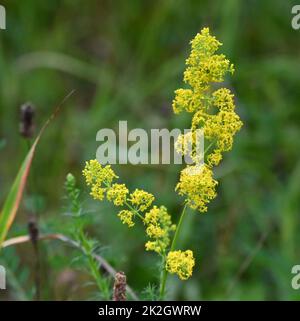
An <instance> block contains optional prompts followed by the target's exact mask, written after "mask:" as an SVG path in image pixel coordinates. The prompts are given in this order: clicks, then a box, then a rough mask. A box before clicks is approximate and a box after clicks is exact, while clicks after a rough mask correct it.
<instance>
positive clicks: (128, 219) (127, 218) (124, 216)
mask: <svg viewBox="0 0 300 321" xmlns="http://www.w3.org/2000/svg"><path fill="white" fill-rule="evenodd" d="M118 217H119V218H120V220H121V222H122V223H123V224H126V225H128V227H132V226H134V222H133V217H134V214H133V213H132V212H131V211H128V210H122V211H120V212H119V213H118Z"/></svg>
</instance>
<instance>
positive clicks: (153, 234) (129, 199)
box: [83, 160, 175, 255]
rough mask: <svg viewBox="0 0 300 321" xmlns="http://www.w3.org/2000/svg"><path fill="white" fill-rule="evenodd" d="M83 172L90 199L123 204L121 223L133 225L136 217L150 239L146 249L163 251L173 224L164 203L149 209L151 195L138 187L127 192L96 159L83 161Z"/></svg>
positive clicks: (160, 252)
mask: <svg viewBox="0 0 300 321" xmlns="http://www.w3.org/2000/svg"><path fill="white" fill-rule="evenodd" d="M83 175H84V176H85V179H86V182H87V185H89V186H91V195H92V196H93V198H94V199H96V200H100V201H102V200H103V199H104V198H105V197H106V199H107V200H108V201H110V202H113V204H114V205H115V206H125V207H126V209H122V210H120V212H119V213H118V217H119V218H120V220H121V222H122V223H123V224H126V225H128V227H133V226H134V224H135V223H134V218H135V217H136V216H138V217H139V218H140V219H142V221H143V223H144V225H145V228H146V234H147V236H148V237H149V239H150V240H149V241H148V242H147V243H146V245H145V247H146V250H147V251H155V252H157V253H159V254H162V255H164V254H165V251H166V249H167V247H168V246H169V244H170V234H171V232H173V231H174V230H175V225H173V224H172V221H171V216H170V215H169V214H168V212H167V209H166V208H165V207H164V206H161V207H157V206H153V207H152V208H151V209H150V207H151V205H152V203H153V201H154V196H153V195H152V194H150V193H148V192H146V191H144V190H141V189H135V190H134V191H133V192H132V193H129V190H128V188H127V187H126V185H125V184H119V183H114V182H113V181H114V179H116V178H118V176H117V175H116V174H115V173H114V171H113V170H112V169H111V167H110V166H105V167H103V166H102V165H101V164H100V163H99V162H98V161H97V160H91V161H89V162H86V166H85V168H84V170H83ZM147 210H149V211H148V212H147V213H146V214H145V215H144V216H143V215H142V213H143V212H145V211H147Z"/></svg>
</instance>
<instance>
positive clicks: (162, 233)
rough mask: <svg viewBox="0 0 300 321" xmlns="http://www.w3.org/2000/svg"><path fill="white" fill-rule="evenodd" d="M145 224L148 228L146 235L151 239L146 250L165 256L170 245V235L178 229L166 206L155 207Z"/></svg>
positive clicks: (146, 216) (147, 214)
mask: <svg viewBox="0 0 300 321" xmlns="http://www.w3.org/2000/svg"><path fill="white" fill-rule="evenodd" d="M144 223H145V224H146V226H147V228H146V233H147V235H148V236H149V238H150V239H151V240H150V241H148V242H147V243H146V250H147V251H154V252H157V253H159V254H164V253H165V250H166V248H167V247H168V246H169V244H170V233H171V232H172V231H174V230H175V229H176V226H175V225H174V224H172V221H171V216H170V215H169V214H168V212H167V209H166V208H165V207H164V206H161V207H157V206H153V208H152V209H151V210H150V211H149V212H148V213H146V215H145V219H144Z"/></svg>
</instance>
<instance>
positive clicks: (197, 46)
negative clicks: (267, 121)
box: [173, 28, 242, 212]
mask: <svg viewBox="0 0 300 321" xmlns="http://www.w3.org/2000/svg"><path fill="white" fill-rule="evenodd" d="M221 45H222V44H221V43H220V42H219V41H218V40H217V39H216V38H215V37H213V36H211V35H210V33H209V29H208V28H204V29H202V30H201V32H200V33H198V34H197V35H196V37H195V38H194V39H193V40H192V41H191V46H192V50H191V54H190V56H189V58H188V59H187V60H186V65H187V68H186V70H185V72H184V82H185V83H186V84H187V85H188V86H189V87H190V88H187V89H182V88H181V89H178V90H176V91H175V98H174V101H173V110H174V112H175V113H176V114H177V113H180V112H183V111H186V112H189V113H193V115H192V123H191V133H190V134H189V136H186V135H185V136H186V137H185V138H189V137H194V133H195V132H196V131H197V130H199V129H202V130H203V134H204V139H205V142H206V144H207V146H208V148H207V150H205V151H206V155H205V160H206V165H203V166H202V167H203V168H202V170H200V168H199V169H198V171H196V173H192V172H191V171H190V169H191V166H188V167H187V168H186V169H184V170H183V171H182V172H181V175H180V180H179V183H178V184H177V186H176V190H177V192H178V193H179V195H182V196H185V197H186V203H187V204H188V206H189V207H191V208H192V209H197V210H199V211H200V212H206V211H207V204H208V203H209V202H210V201H211V200H212V199H213V198H215V197H216V195H217V194H216V192H215V188H216V186H217V181H216V180H214V179H213V171H212V168H213V166H216V165H218V164H219V163H220V161H221V160H222V157H223V156H222V155H223V152H226V151H229V150H230V149H231V148H232V144H233V137H234V135H235V134H236V133H237V132H238V131H239V130H240V128H241V127H242V122H241V120H240V118H239V116H238V115H237V114H236V113H235V104H234V95H233V94H232V93H231V91H230V90H229V89H227V88H219V89H216V90H215V89H214V87H213V86H214V84H215V83H220V82H223V81H224V78H225V75H226V74H227V73H233V72H234V67H233V64H231V63H230V61H229V60H228V59H226V57H225V55H223V54H217V53H216V52H217V50H218V49H219V47H220V46H221ZM183 139H184V137H182V136H180V137H179V139H178V141H177V142H176V144H175V148H176V146H182V141H183ZM177 150H178V151H179V152H180V148H178V147H177ZM186 152H187V150H186V149H182V150H181V153H182V154H186ZM191 158H192V160H193V161H194V162H195V166H198V165H197V162H196V159H197V158H196V157H195V155H191ZM199 167H200V166H199Z"/></svg>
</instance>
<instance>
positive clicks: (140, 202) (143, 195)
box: [129, 189, 154, 212]
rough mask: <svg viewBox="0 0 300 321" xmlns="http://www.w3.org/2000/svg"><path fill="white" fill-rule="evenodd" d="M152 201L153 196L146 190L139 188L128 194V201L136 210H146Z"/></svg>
mask: <svg viewBox="0 0 300 321" xmlns="http://www.w3.org/2000/svg"><path fill="white" fill-rule="evenodd" d="M153 201H154V196H153V195H152V194H150V193H148V192H146V191H143V190H141V189H136V190H135V191H134V192H133V193H131V194H130V196H129V202H130V203H131V204H132V205H133V206H134V207H135V208H136V209H137V210H138V211H141V212H143V211H145V210H147V209H148V208H149V207H150V206H151V204H152V202H153Z"/></svg>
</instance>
